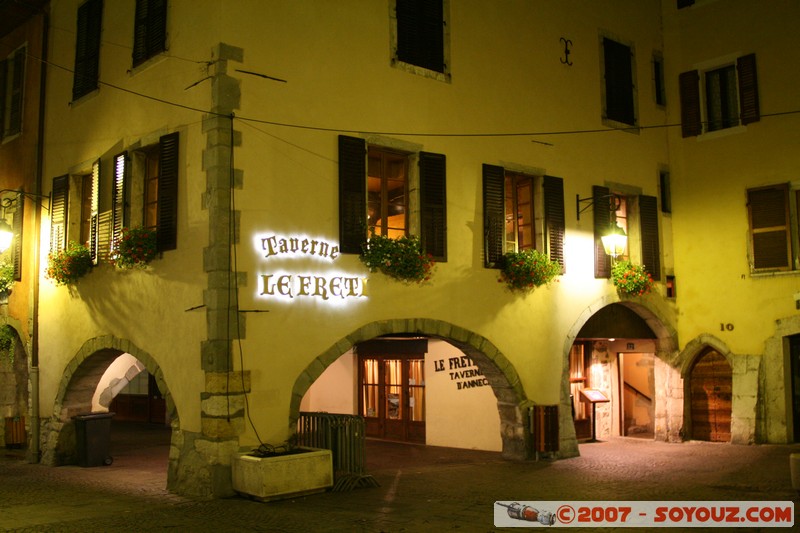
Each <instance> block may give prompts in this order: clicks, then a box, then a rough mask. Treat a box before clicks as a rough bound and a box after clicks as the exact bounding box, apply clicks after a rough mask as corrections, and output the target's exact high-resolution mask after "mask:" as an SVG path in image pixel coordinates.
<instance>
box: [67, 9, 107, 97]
mask: <svg viewBox="0 0 800 533" xmlns="http://www.w3.org/2000/svg"><path fill="white" fill-rule="evenodd" d="M102 18H103V0H87V1H86V2H84V3H83V4H82V5H81V6H80V7H79V8H78V26H77V30H76V34H75V70H74V73H73V81H72V99H73V100H77V99H79V98H80V97H82V96H85V95H87V94H89V93H91V92H93V91H95V90H96V89H97V87H98V80H99V69H100V32H101V27H102Z"/></svg>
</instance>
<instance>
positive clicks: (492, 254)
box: [482, 164, 565, 273]
mask: <svg viewBox="0 0 800 533" xmlns="http://www.w3.org/2000/svg"><path fill="white" fill-rule="evenodd" d="M482 175H483V186H482V187H483V235H484V266H485V267H486V268H498V267H499V262H500V259H501V257H502V256H503V255H504V254H506V253H507V252H515V251H519V247H518V246H517V245H516V242H517V237H516V236H515V246H514V249H513V250H510V249H509V248H510V247H509V246H507V242H506V222H507V210H506V201H507V198H508V197H509V194H508V191H507V184H508V183H509V180H508V179H507V177H510V176H518V177H522V178H524V179H530V180H531V183H532V194H533V198H532V210H533V212H532V214H531V219H532V221H533V226H534V229H533V230H532V235H534V238H533V248H534V249H537V250H539V251H541V252H544V253H547V254H548V255H549V256H550V259H552V260H553V261H557V262H559V263H560V264H561V266H562V273H563V271H564V234H565V217H564V184H563V180H562V179H561V178H557V177H554V176H547V175H544V176H542V175H535V174H528V173H525V172H518V171H513V170H507V169H505V168H504V167H500V166H497V165H490V164H484V165H483V171H482ZM511 181H512V182H514V183H515V182H516V181H515V180H514V179H512V180H511ZM510 196H511V198H512V205H513V208H512V211H513V212H516V211H518V209H517V203H516V200H515V199H514V194H513V193H512V194H511V195H510ZM511 216H512V217H513V213H512V214H511ZM516 234H517V231H516V224H515V235H516Z"/></svg>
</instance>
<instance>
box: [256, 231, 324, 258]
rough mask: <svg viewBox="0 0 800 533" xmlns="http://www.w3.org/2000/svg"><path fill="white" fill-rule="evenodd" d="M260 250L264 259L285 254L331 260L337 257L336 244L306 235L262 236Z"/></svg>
mask: <svg viewBox="0 0 800 533" xmlns="http://www.w3.org/2000/svg"><path fill="white" fill-rule="evenodd" d="M261 250H262V251H263V252H264V258H265V259H269V258H270V257H273V256H276V255H287V254H293V255H295V254H301V255H308V256H317V257H321V258H325V259H330V260H331V261H334V260H335V259H336V258H337V257H339V247H338V246H336V245H334V244H331V243H329V242H328V241H324V240H322V239H309V238H307V237H289V238H285V237H278V236H277V235H270V236H269V237H262V238H261Z"/></svg>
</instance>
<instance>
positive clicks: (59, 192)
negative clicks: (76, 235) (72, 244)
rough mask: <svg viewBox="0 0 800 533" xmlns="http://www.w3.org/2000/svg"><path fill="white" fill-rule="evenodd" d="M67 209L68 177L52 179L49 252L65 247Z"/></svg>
mask: <svg viewBox="0 0 800 533" xmlns="http://www.w3.org/2000/svg"><path fill="white" fill-rule="evenodd" d="M68 207H69V176H59V177H57V178H53V191H52V193H51V198H50V251H51V252H58V251H60V250H63V249H64V248H66V247H67V215H68V213H67V208H68Z"/></svg>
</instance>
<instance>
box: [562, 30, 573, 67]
mask: <svg viewBox="0 0 800 533" xmlns="http://www.w3.org/2000/svg"><path fill="white" fill-rule="evenodd" d="M561 42H562V43H564V57H562V58H561V63H562V64H564V65H567V66H570V67H571V66H572V61H570V60H569V54H570V52H572V50H571V48H570V47H571V46H572V41H570V40H569V39H565V38H564V37H562V38H561Z"/></svg>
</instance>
